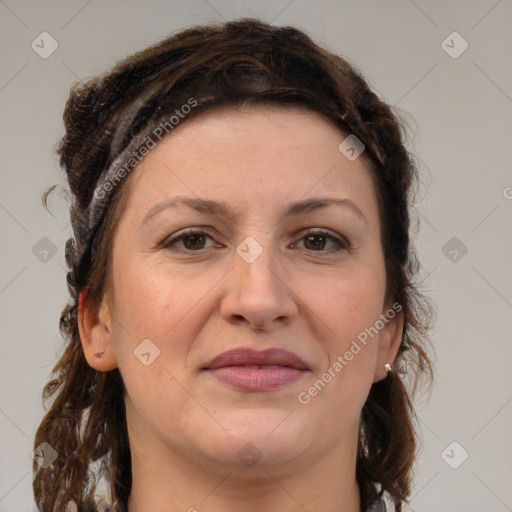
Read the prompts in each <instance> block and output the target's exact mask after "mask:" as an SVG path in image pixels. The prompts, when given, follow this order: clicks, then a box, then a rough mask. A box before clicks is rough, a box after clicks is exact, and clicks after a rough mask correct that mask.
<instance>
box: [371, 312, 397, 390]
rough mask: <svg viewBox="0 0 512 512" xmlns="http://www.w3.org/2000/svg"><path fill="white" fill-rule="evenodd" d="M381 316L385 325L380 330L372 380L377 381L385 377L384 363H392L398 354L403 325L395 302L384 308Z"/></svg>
mask: <svg viewBox="0 0 512 512" xmlns="http://www.w3.org/2000/svg"><path fill="white" fill-rule="evenodd" d="M393 314H394V315H393ZM381 318H382V319H383V320H382V321H383V322H384V323H385V325H384V327H383V329H382V330H381V331H380V336H379V347H378V353H377V362H376V367H375V374H374V379H373V382H378V381H380V380H382V379H384V378H385V377H386V374H387V372H386V369H385V367H384V365H385V364H393V362H394V361H395V359H396V356H397V354H398V349H399V348H400V344H401V343H402V334H403V326H404V315H403V313H402V306H401V305H400V304H398V302H395V303H394V304H393V306H391V307H389V308H387V309H386V311H385V312H384V313H383V315H382V316H381Z"/></svg>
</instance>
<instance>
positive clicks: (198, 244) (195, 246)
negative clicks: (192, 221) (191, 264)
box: [161, 229, 211, 252]
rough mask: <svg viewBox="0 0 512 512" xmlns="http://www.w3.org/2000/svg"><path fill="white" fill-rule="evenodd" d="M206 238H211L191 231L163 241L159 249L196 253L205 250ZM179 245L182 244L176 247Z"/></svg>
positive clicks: (200, 232) (202, 233) (199, 232)
mask: <svg viewBox="0 0 512 512" xmlns="http://www.w3.org/2000/svg"><path fill="white" fill-rule="evenodd" d="M207 238H209V239H211V237H210V236H209V235H207V234H206V233H204V232H202V231H195V230H193V229H191V230H188V231H186V232H184V233H181V234H180V235H178V236H175V237H173V238H170V239H168V240H166V241H164V242H163V243H162V245H161V247H162V248H164V249H167V248H168V249H171V250H176V251H178V252H197V251H200V250H201V249H205V243H206V239H207ZM179 243H181V244H182V246H181V247H179V246H178V245H177V244H179ZM206 248H208V247H206Z"/></svg>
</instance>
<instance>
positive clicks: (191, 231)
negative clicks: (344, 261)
mask: <svg viewBox="0 0 512 512" xmlns="http://www.w3.org/2000/svg"><path fill="white" fill-rule="evenodd" d="M300 233H302V235H301V236H300V238H299V239H298V240H297V241H296V242H293V245H295V244H297V243H299V242H301V241H303V240H304V238H306V237H307V236H312V235H318V236H319V235H323V236H325V237H326V238H327V239H328V240H330V241H332V242H333V243H334V244H336V245H337V248H334V249H328V250H320V251H314V250H308V249H305V250H306V251H308V252H312V253H315V252H316V253H318V254H332V253H337V252H339V251H342V250H350V249H352V246H351V244H350V242H349V240H348V239H347V238H346V237H345V236H343V235H340V234H338V233H336V232H333V231H331V230H328V229H326V228H306V230H299V231H297V232H296V233H295V234H294V235H293V236H294V237H295V236H298V235H299V234H300ZM193 235H205V236H206V237H208V238H210V239H212V240H213V238H214V237H213V235H211V234H210V233H209V232H208V228H207V227H203V226H195V227H190V228H185V229H183V230H181V231H178V232H176V233H175V234H173V235H171V236H166V237H165V238H164V239H163V240H162V241H161V242H159V244H158V248H159V249H170V248H171V247H172V246H173V245H174V244H176V243H178V242H180V241H181V240H183V239H184V238H186V237H187V236H193ZM217 247H219V246H218V245H217ZM212 248H214V247H207V248H203V249H198V250H196V251H194V250H190V249H182V248H178V247H174V248H173V249H172V250H173V251H175V252H180V253H182V254H192V253H197V254H201V253H202V252H204V251H206V250H208V249H212ZM170 250H171V249H170Z"/></svg>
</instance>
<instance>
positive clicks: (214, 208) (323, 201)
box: [141, 196, 368, 224]
mask: <svg viewBox="0 0 512 512" xmlns="http://www.w3.org/2000/svg"><path fill="white" fill-rule="evenodd" d="M180 205H184V206H188V207H189V208H193V209H194V210H197V211H199V212H202V213H210V214H213V215H216V216H220V217H225V218H229V219H235V218H237V217H238V216H239V213H236V212H235V210H233V208H232V207H231V206H230V205H229V204H227V203H224V202H219V201H214V200H212V199H201V198H195V197H184V196H177V197H174V198H172V199H166V200H164V201H162V202H160V203H157V204H155V205H153V206H152V207H151V208H150V209H149V210H148V212H147V213H146V216H145V217H144V219H143V221H142V223H141V224H147V223H148V222H149V221H150V220H151V219H152V218H153V217H154V216H155V215H156V214H157V213H159V212H161V211H162V210H167V209H169V208H173V207H176V206H180ZM331 205H337V206H343V207H345V208H347V209H349V210H350V211H352V212H353V213H355V214H356V216H357V217H359V218H360V219H361V220H363V221H364V222H366V223H368V219H367V218H366V217H365V215H364V214H363V212H362V211H361V209H360V208H359V207H358V206H357V205H356V204H355V203H354V202H353V201H351V200H350V199H346V198H336V197H313V198H311V199H305V200H302V201H294V202H293V203H290V204H289V205H288V208H287V209H286V211H285V212H284V215H283V216H284V217H289V216H293V215H300V214H304V213H309V212H312V211H315V210H319V209H321V208H327V207H328V206H331Z"/></svg>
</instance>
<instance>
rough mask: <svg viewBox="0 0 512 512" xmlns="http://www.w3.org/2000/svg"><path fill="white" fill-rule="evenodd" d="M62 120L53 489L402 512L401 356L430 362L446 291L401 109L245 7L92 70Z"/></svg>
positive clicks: (406, 426)
mask: <svg viewBox="0 0 512 512" xmlns="http://www.w3.org/2000/svg"><path fill="white" fill-rule="evenodd" d="M64 121H65V126H66V134H65V136H64V137H63V139H62V141H61V143H60V146H59V150H58V151H59V154H60V161H61V165H62V166H63V167H64V169H65V171H66V173H67V177H68V181H69V186H70V189H71V192H72V194H73V202H72V205H71V219H72V226H73V230H74V240H69V241H68V243H67V245H66V258H67V261H68V264H69V268H70V271H69V272H68V276H67V279H68V284H69V289H70V294H71V303H70V304H69V306H68V307H66V308H65V310H64V311H63V313H62V316H61V320H60V325H61V330H62V333H63V335H65V336H66V337H67V338H68V345H67V347H66V349H65V351H64V354H63V355H62V357H61V359H60V360H59V362H58V363H57V365H56V366H55V368H54V369H53V371H54V373H55V374H56V376H55V378H54V379H53V380H51V381H50V382H49V383H48V384H47V386H46V387H45V390H44V397H45V399H49V398H53V401H52V404H51V407H50V408H49V410H48V412H47V414H46V415H45V417H44V419H43V421H42V422H41V425H40V426H39V428H38V431H37V434H36V437H35V442H34V446H35V447H36V448H37V447H41V446H42V445H43V443H46V444H44V446H45V447H46V448H45V450H46V451H44V450H43V454H44V456H45V457H46V459H47V460H46V462H45V463H41V461H39V463H36V462H35V463H34V472H35V478H34V494H35V498H36V502H37V504H38V506H39V509H40V510H41V511H54V510H64V509H65V507H66V506H70V505H71V504H74V505H75V509H77V510H96V508H97V507H98V505H97V498H96V497H95V485H96V483H97V482H96V480H95V478H96V476H97V473H98V472H99V474H101V471H100V470H104V473H103V474H104V477H105V478H106V480H107V482H108V483H109V484H110V494H111V496H110V498H111V500H112V505H111V506H110V509H111V510H119V511H122V510H127V511H129V512H145V511H149V510H151V511H154V510H173V511H174V510H176V511H178V510H184V511H185V510H188V511H194V510H197V511H207V512H210V511H212V512H213V511H219V510H222V511H224V512H229V511H234V510H244V511H249V512H251V511H261V510H265V511H274V510H280V511H289V512H291V511H299V510H301V511H302V510H308V511H322V512H323V511H325V512H327V511H329V512H330V511H333V512H334V511H343V512H356V511H370V510H371V511H376V510H386V505H385V498H388V500H389V501H391V503H392V504H393V505H394V509H395V510H396V511H399V510H401V506H402V502H404V501H406V500H407V498H408V496H409V494H410V490H411V470H412V467H413V463H414V460H415V456H416V448H417V442H416V433H415V430H414V426H413V420H414V411H413V406H412V403H411V401H410V396H409V393H408V391H407V390H406V388H405V387H404V385H403V383H402V382H401V379H400V375H398V369H397V368H398V367H399V368H400V369H401V371H403V368H405V367H406V368H407V369H408V371H409V372H410V373H411V375H410V376H411V380H412V383H413V384H414V386H413V391H412V393H413V392H414V390H415V389H416V383H417V382H418V381H419V379H420V378H422V377H426V380H429V379H430V378H431V376H432V366H431V363H430V359H429V357H428V352H427V345H428V338H427V336H426V334H427V328H428V322H429V317H430V313H431V310H430V307H429V303H428V301H427V300H426V298H425V297H423V296H422V295H421V294H420V293H419V292H418V290H417V289H416V288H415V287H414V285H413V283H412V279H413V277H414V276H415V272H416V268H415V267H414V263H415V260H414V257H413V255H414V253H413V250H412V247H411V246H410V242H409V235H408V229H409V208H410V205H409V203H410V197H411V187H412V185H413V184H414V180H415V178H416V169H415V167H414V165H413V162H412V159H411V157H410V155H409V154H408V152H407V150H406V149H405V146H404V142H403V139H402V126H401V124H400V123H399V122H398V120H397V118H396V116H395V115H394V114H393V113H392V111H391V109H390V107H389V106H387V105H386V104H385V103H383V102H382V101H381V100H380V99H379V98H378V97H377V96H376V95H375V94H374V93H373V92H372V91H371V90H370V89H369V87H368V85H367V83H366V81H365V80H364V79H363V78H362V77H361V76H360V75H359V74H358V73H357V72H356V71H355V70H354V69H353V68H352V67H351V66H350V65H349V64H348V63H347V62H346V61H345V60H343V59H342V58H340V57H339V56H336V55H333V54H331V53H329V52H327V51H326V50H324V49H322V48H320V47H318V46H317V45H316V44H315V43H313V42H312V41H311V40H310V39H309V38H308V37H307V36H306V35H305V34H304V33H302V32H301V31H299V30H297V29H295V28H291V27H284V28H282V27H274V26H270V25H267V24H265V23H262V22H260V21H256V20H249V19H243V20H238V21H234V22H228V23H225V24H223V25H216V26H198V27H193V28H190V29H187V30H184V31H182V32H180V33H178V34H175V35H173V36H171V37H169V38H168V39H166V40H164V41H161V42H160V43H158V44H155V45H154V46H152V47H150V48H147V49H146V50H144V51H141V52H139V53H138V54H136V55H133V56H130V57H128V58H127V59H125V60H124V61H122V62H120V63H119V64H117V65H116V66H115V67H114V68H113V69H112V70H111V71H110V72H109V73H107V74H105V75H104V76H101V77H98V78H95V79H92V80H90V81H88V82H86V83H84V84H79V85H78V86H76V87H75V89H74V90H73V91H72V92H71V95H70V98H69V100H68V103H67V105H66V110H65V113H64ZM406 360H407V363H408V364H407V366H404V362H405V361H406ZM50 448H51V450H54V452H53V451H51V450H50ZM51 454H53V455H52V456H51V457H50V455H51ZM48 457H50V458H49V459H48ZM43 458H44V457H43ZM93 464H94V465H95V466H96V467H95V469H94V468H92V467H91V466H93Z"/></svg>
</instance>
